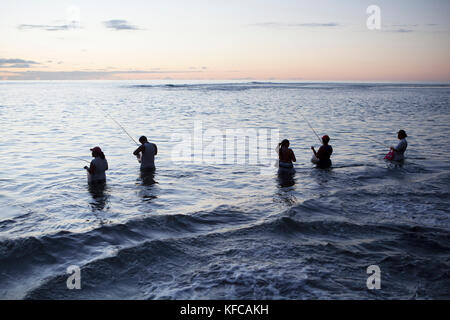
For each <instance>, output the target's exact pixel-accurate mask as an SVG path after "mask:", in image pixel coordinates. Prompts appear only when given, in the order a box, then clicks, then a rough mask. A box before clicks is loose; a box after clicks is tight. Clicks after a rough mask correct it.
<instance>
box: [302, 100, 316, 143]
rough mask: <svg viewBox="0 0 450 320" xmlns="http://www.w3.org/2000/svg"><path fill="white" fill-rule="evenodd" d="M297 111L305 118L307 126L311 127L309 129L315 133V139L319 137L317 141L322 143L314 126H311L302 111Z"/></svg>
mask: <svg viewBox="0 0 450 320" xmlns="http://www.w3.org/2000/svg"><path fill="white" fill-rule="evenodd" d="M300 107H301V106H300ZM298 112H299V113H300V115H301V116H302V118H303V119H304V120H305V122H306V123H307V124H308V126H309V127H310V128H311V130H312V131H313V132H314V134H315V135H316V137H317V139H319V142H320V143H322V139H320V137H319V135H318V134H317V132H316V130H314V128H313V127H312V126H311V124H310V123H309V121H308V119H306V118H305V116H304V115H303V113H302V112H301V111H300V110H299V111H298Z"/></svg>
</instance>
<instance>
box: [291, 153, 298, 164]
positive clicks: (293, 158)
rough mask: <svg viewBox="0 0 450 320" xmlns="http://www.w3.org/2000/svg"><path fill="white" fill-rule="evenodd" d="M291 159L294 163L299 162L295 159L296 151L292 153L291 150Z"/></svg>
mask: <svg viewBox="0 0 450 320" xmlns="http://www.w3.org/2000/svg"><path fill="white" fill-rule="evenodd" d="M291 159H292V162H297V159H296V158H295V154H294V151H292V150H291Z"/></svg>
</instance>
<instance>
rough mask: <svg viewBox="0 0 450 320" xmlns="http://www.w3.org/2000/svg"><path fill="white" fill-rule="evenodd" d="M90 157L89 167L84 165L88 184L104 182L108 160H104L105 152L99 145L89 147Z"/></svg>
mask: <svg viewBox="0 0 450 320" xmlns="http://www.w3.org/2000/svg"><path fill="white" fill-rule="evenodd" d="M91 151H92V157H93V158H94V159H93V160H92V161H91V164H90V166H89V167H87V166H85V167H84V169H86V171H87V172H88V183H89V184H101V183H105V182H106V173H105V171H106V170H108V161H107V160H106V157H105V154H104V153H103V151H102V149H100V147H95V148H92V149H91Z"/></svg>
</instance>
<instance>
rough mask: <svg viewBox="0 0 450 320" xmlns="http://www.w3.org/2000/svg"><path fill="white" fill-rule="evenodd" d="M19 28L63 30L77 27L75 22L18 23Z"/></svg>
mask: <svg viewBox="0 0 450 320" xmlns="http://www.w3.org/2000/svg"><path fill="white" fill-rule="evenodd" d="M17 28H19V30H29V29H39V30H44V31H65V30H70V29H78V28H80V26H78V25H77V24H75V23H73V24H62V25H47V24H20V25H19V26H18V27H17Z"/></svg>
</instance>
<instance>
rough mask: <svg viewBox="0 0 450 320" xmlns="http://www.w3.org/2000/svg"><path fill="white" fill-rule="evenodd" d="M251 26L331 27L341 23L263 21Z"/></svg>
mask: <svg viewBox="0 0 450 320" xmlns="http://www.w3.org/2000/svg"><path fill="white" fill-rule="evenodd" d="M250 26H253V27H264V28H331V27H339V26H341V24H339V23H337V22H323V23H316V22H309V23H281V22H261V23H254V24H251V25H250Z"/></svg>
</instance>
